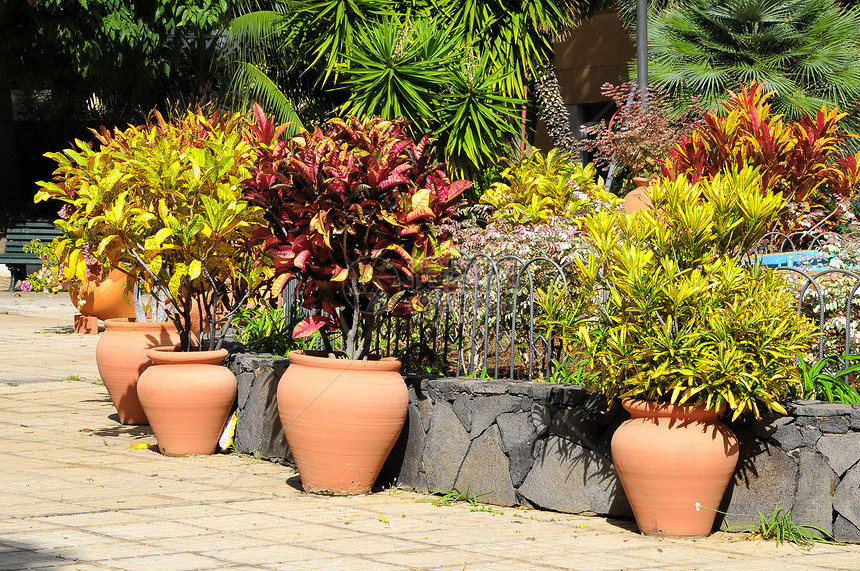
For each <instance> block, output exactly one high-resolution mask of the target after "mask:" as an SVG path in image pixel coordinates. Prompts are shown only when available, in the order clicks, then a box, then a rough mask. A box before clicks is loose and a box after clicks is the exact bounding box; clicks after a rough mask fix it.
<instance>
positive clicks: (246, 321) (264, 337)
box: [235, 305, 296, 357]
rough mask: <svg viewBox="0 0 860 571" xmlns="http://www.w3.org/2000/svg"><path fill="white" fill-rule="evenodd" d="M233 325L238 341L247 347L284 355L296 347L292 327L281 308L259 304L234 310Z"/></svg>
mask: <svg viewBox="0 0 860 571" xmlns="http://www.w3.org/2000/svg"><path fill="white" fill-rule="evenodd" d="M235 327H236V329H237V332H238V339H239V341H240V342H241V343H242V344H243V345H245V346H246V347H247V348H248V349H252V350H254V351H259V352H261V353H271V354H272V355H280V356H282V357H286V356H287V354H288V353H289V352H290V351H292V350H293V349H295V348H296V342H295V341H294V340H293V338H292V335H291V333H292V328H291V327H290V323H289V321H288V320H287V318H286V316H285V315H284V310H283V309H281V308H277V307H270V306H268V305H260V306H258V307H255V308H253V309H251V308H244V309H241V310H239V311H238V312H236V325H235Z"/></svg>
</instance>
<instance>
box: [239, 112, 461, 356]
mask: <svg viewBox="0 0 860 571" xmlns="http://www.w3.org/2000/svg"><path fill="white" fill-rule="evenodd" d="M254 113H255V116H256V125H255V126H253V127H252V128H251V129H250V131H249V140H250V141H251V143H252V145H254V147H255V149H256V153H257V155H258V159H259V160H258V161H257V165H258V166H257V168H256V170H255V171H254V172H253V177H252V178H251V179H249V180H248V181H246V183H245V197H246V198H247V199H248V200H249V201H250V202H251V203H252V204H255V205H258V206H261V207H262V208H263V209H264V210H265V211H266V218H267V220H268V221H269V224H270V230H269V231H267V232H266V234H267V236H265V239H266V240H267V241H268V246H269V250H270V252H271V254H272V258H273V260H274V265H275V270H276V272H277V274H276V276H277V277H276V282H275V284H276V285H275V291H276V293H277V292H278V291H280V290H281V289H282V288H283V287H284V285H285V284H286V283H287V282H288V281H289V280H290V279H292V278H298V279H299V280H300V281H301V283H302V293H303V299H304V301H303V304H304V306H305V307H306V308H308V309H311V310H312V311H313V316H311V317H309V318H307V319H305V320H303V321H301V322H300V323H298V324H297V325H296V327H295V329H294V331H293V337H294V338H299V337H306V336H309V335H312V334H314V333H315V332H317V331H319V332H321V333H322V337H323V341H324V343H325V346H326V350H327V351H328V353H329V354H330V355H333V354H335V352H334V351H333V350H332V345H331V342H330V339H329V335H330V334H331V333H333V332H336V331H340V333H341V334H342V336H343V337H342V339H343V352H342V355H341V356H345V357H347V358H350V359H364V358H367V357H368V356H369V354H370V350H371V340H372V334H373V331H374V329H375V327H376V325H377V323H378V321H379V320H380V319H381V318H382V317H383V316H384V315H385V314H386V313H392V312H408V311H411V310H415V309H419V310H420V309H421V308H422V307H421V301H420V300H421V295H422V292H423V291H425V290H426V289H427V288H430V287H435V286H439V285H441V284H442V281H443V277H444V275H445V270H446V269H447V268H448V265H449V262H450V261H451V259H452V258H453V257H455V256H457V255H458V253H457V251H456V250H455V249H454V247H453V246H452V243H451V241H450V238H449V237H448V236H447V235H445V234H442V233H440V232H439V231H438V224H439V223H440V222H443V221H445V220H447V219H448V218H449V217H450V215H451V214H452V212H453V211H454V210H455V209H456V207H457V204H458V201H459V197H460V195H461V193H462V192H463V191H464V190H466V189H468V188H469V187H470V186H471V183H470V182H469V181H462V180H461V181H456V182H451V181H450V180H449V179H448V177H447V176H446V174H445V172H444V170H442V168H441V166H440V165H438V164H435V163H433V162H432V160H431V157H432V152H431V148H430V143H429V139H428V138H427V137H424V138H423V139H421V141H420V142H418V143H415V142H414V141H413V140H411V139H410V138H409V137H408V136H407V132H406V128H407V124H406V122H404V121H402V120H394V121H387V120H383V119H380V118H368V119H365V120H363V121H359V120H357V119H354V118H349V119H346V120H341V119H334V120H332V121H330V122H329V123H328V124H327V125H326V126H325V127H323V128H319V127H317V128H316V129H314V131H313V132H309V131H304V132H303V133H301V134H300V135H298V136H296V137H294V138H292V139H291V140H290V141H288V142H287V141H283V140H282V139H281V138H280V137H281V134H282V133H283V130H284V127H283V126H282V127H275V125H274V122H273V120H272V119H271V118H268V117H266V116H265V115H264V114H263V112H262V110H261V109H260V108H259V107H258V106H255V108H254Z"/></svg>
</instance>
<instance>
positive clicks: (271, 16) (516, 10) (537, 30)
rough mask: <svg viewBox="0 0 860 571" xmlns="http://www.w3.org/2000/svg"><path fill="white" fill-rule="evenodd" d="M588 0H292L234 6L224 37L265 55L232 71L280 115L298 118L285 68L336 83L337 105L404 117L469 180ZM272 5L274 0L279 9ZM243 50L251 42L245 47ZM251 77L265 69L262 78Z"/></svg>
mask: <svg viewBox="0 0 860 571" xmlns="http://www.w3.org/2000/svg"><path fill="white" fill-rule="evenodd" d="M590 4H591V3H589V2H580V3H576V4H575V5H570V4H569V3H564V2H558V1H555V0H528V1H523V2H522V3H515V5H511V4H510V3H509V2H504V1H500V0H481V1H478V2H462V1H460V0H457V1H455V0H443V1H441V2H439V1H436V0H421V1H418V2H410V3H401V2H394V1H390V0H386V1H384V2H378V1H368V0H302V1H295V2H290V3H289V9H288V10H282V11H271V12H267V13H260V15H259V16H251V15H248V16H242V17H241V18H239V19H237V20H238V22H237V23H236V25H235V26H234V27H233V29H234V36H235V37H237V38H241V39H242V40H243V42H244V43H245V44H247V46H249V48H254V49H257V48H262V51H263V52H265V53H266V54H268V55H267V56H265V57H264V60H262V61H260V60H258V61H256V62H255V63H254V69H250V68H248V69H245V70H243V71H241V73H240V74H239V75H237V76H236V78H235V80H234V83H233V88H234V90H239V91H241V90H245V91H249V92H250V91H253V92H255V93H256V94H257V96H258V97H259V98H260V100H261V101H265V102H266V103H267V104H268V105H267V108H268V109H269V111H270V112H271V111H277V112H278V119H279V120H280V121H296V119H297V118H299V120H302V119H303V118H301V115H302V113H301V112H300V110H299V106H300V105H302V102H301V101H299V100H298V99H297V98H296V94H295V93H292V92H290V89H289V87H290V84H289V82H286V81H284V80H287V79H289V78H291V77H293V75H292V74H291V73H289V72H286V73H285V72H284V69H285V68H287V69H288V70H290V71H294V72H297V73H298V74H299V75H301V74H305V77H307V76H312V77H316V78H318V83H317V87H326V88H329V93H332V92H334V93H338V92H339V93H342V94H343V97H344V98H345V99H346V102H345V104H344V105H343V106H342V107H341V108H340V113H342V114H348V115H356V116H359V117H362V116H364V115H380V116H382V117H383V118H385V119H396V118H398V117H403V118H406V119H408V120H410V121H413V122H414V123H415V125H416V129H417V130H419V131H421V132H422V133H423V132H426V131H428V130H429V131H432V132H434V133H435V134H436V136H437V137H439V139H440V141H441V144H440V145H439V147H438V149H437V150H438V153H439V157H438V158H440V159H444V160H445V161H446V162H448V163H449V164H450V165H451V167H452V169H453V170H452V171H451V174H452V175H455V176H456V177H464V178H476V177H477V176H479V174H480V173H482V171H484V170H485V169H486V168H488V167H491V166H492V165H493V163H494V162H495V157H496V156H498V155H507V154H508V153H509V152H510V151H509V147H510V146H511V144H512V142H514V141H516V140H517V139H518V138H519V137H520V132H519V127H518V125H519V123H520V117H521V113H522V107H521V105H522V104H523V99H524V98H525V96H526V85H527V84H528V83H529V82H530V81H531V80H533V78H535V77H537V76H538V75H539V74H540V73H541V72H540V70H541V69H543V65H542V64H543V63H544V62H546V61H547V60H549V59H551V57H552V40H553V38H554V37H557V36H559V35H561V34H563V33H564V32H565V31H566V30H567V29H568V28H570V27H573V26H574V25H575V24H576V23H577V22H578V18H579V16H580V15H581V13H582V12H584V11H587V10H588V9H589V6H590ZM279 10H280V9H279ZM248 51H251V50H248ZM263 75H266V76H268V77H269V78H270V79H271V81H270V80H267V79H265V78H264V77H263Z"/></svg>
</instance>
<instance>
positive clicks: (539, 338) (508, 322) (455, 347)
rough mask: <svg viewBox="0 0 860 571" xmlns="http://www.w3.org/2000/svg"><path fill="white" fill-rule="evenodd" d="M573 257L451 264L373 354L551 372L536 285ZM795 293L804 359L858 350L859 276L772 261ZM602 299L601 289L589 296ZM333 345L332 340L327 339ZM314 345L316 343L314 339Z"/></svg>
mask: <svg viewBox="0 0 860 571" xmlns="http://www.w3.org/2000/svg"><path fill="white" fill-rule="evenodd" d="M572 263H573V261H572V260H569V261H566V262H564V263H560V262H558V261H555V260H552V259H549V258H545V257H538V258H531V259H528V260H524V259H521V258H517V257H513V256H507V257H503V258H499V259H493V258H491V257H490V256H488V255H486V254H478V255H475V256H472V257H469V258H461V259H459V260H457V262H456V265H455V268H454V269H455V271H454V272H453V275H455V276H456V279H454V280H452V281H451V283H449V284H448V285H447V287H445V288H443V289H440V290H435V291H432V292H430V294H429V296H428V297H429V299H426V300H425V302H426V303H425V309H424V311H422V312H416V313H412V314H409V315H406V316H399V317H394V316H392V317H388V318H386V319H384V320H383V321H381V323H380V324H379V326H378V327H377V328H376V331H375V334H374V339H373V343H372V346H373V352H374V353H376V354H378V355H380V356H394V357H397V358H399V359H400V360H401V361H402V363H403V370H404V371H405V372H413V373H431V374H438V375H445V376H458V377H459V376H476V377H481V378H487V379H510V380H524V381H532V380H537V379H549V378H552V376H553V373H554V372H555V370H556V368H557V367H558V366H559V365H560V364H564V363H565V362H566V360H567V359H569V358H570V357H571V356H570V355H566V354H565V351H564V348H563V347H562V344H561V341H560V340H559V339H558V338H556V337H554V336H553V335H551V334H548V333H547V331H546V330H544V329H542V328H541V327H539V326H537V325H536V322H538V321H539V317H540V314H541V308H540V306H539V305H538V304H537V303H536V294H537V292H538V291H539V290H544V291H547V290H548V288H550V287H552V286H553V285H565V284H567V283H568V282H569V278H570V275H569V271H570V268H571V265H572ZM775 271H777V272H779V273H780V274H781V275H783V276H784V278H785V282H786V284H787V286H788V287H789V288H791V291H792V292H793V293H794V298H795V304H796V309H797V311H798V312H800V313H801V314H803V315H806V316H808V317H809V318H810V319H813V320H815V322H816V323H817V325H818V331H819V333H820V335H819V337H818V339H817V340H813V339H810V346H809V352H808V356H809V357H810V358H822V357H824V356H825V355H836V356H841V355H847V354H857V353H860V322H857V318H856V317H855V316H857V315H858V314H860V295H858V290H860V273H856V272H853V271H849V270H844V269H826V270H824V271H815V272H813V271H810V270H806V269H803V268H797V267H780V268H775ZM595 293H596V294H598V295H602V298H603V299H604V300H605V299H606V295H607V294H606V292H595ZM284 308H285V311H287V312H289V314H290V315H293V316H294V317H298V318H301V317H303V316H307V315H310V311H309V310H307V309H305V308H303V307H301V292H300V290H299V289H297V288H296V284H295V282H293V283H291V284H288V286H287V288H285V290H284ZM333 345H334V347H335V349H338V348H339V344H338V340H337V339H336V338H335V339H333ZM318 348H322V344H321V343H319V344H318Z"/></svg>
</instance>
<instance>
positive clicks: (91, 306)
mask: <svg viewBox="0 0 860 571" xmlns="http://www.w3.org/2000/svg"><path fill="white" fill-rule="evenodd" d="M133 291H134V278H133V277H131V276H128V275H127V274H125V273H124V272H121V271H119V270H111V272H110V273H109V274H108V276H107V278H105V279H104V280H101V281H100V280H90V281H88V282H86V283H82V284H78V285H76V286H74V287H73V288H72V289H70V290H69V297H70V298H71V299H72V303H73V304H74V306H75V307H76V308H78V311H80V312H81V315H86V316H93V317H98V318H99V319H102V320H104V319H111V318H114V317H134V306H133V305H132V302H131V295H132V293H133Z"/></svg>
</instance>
